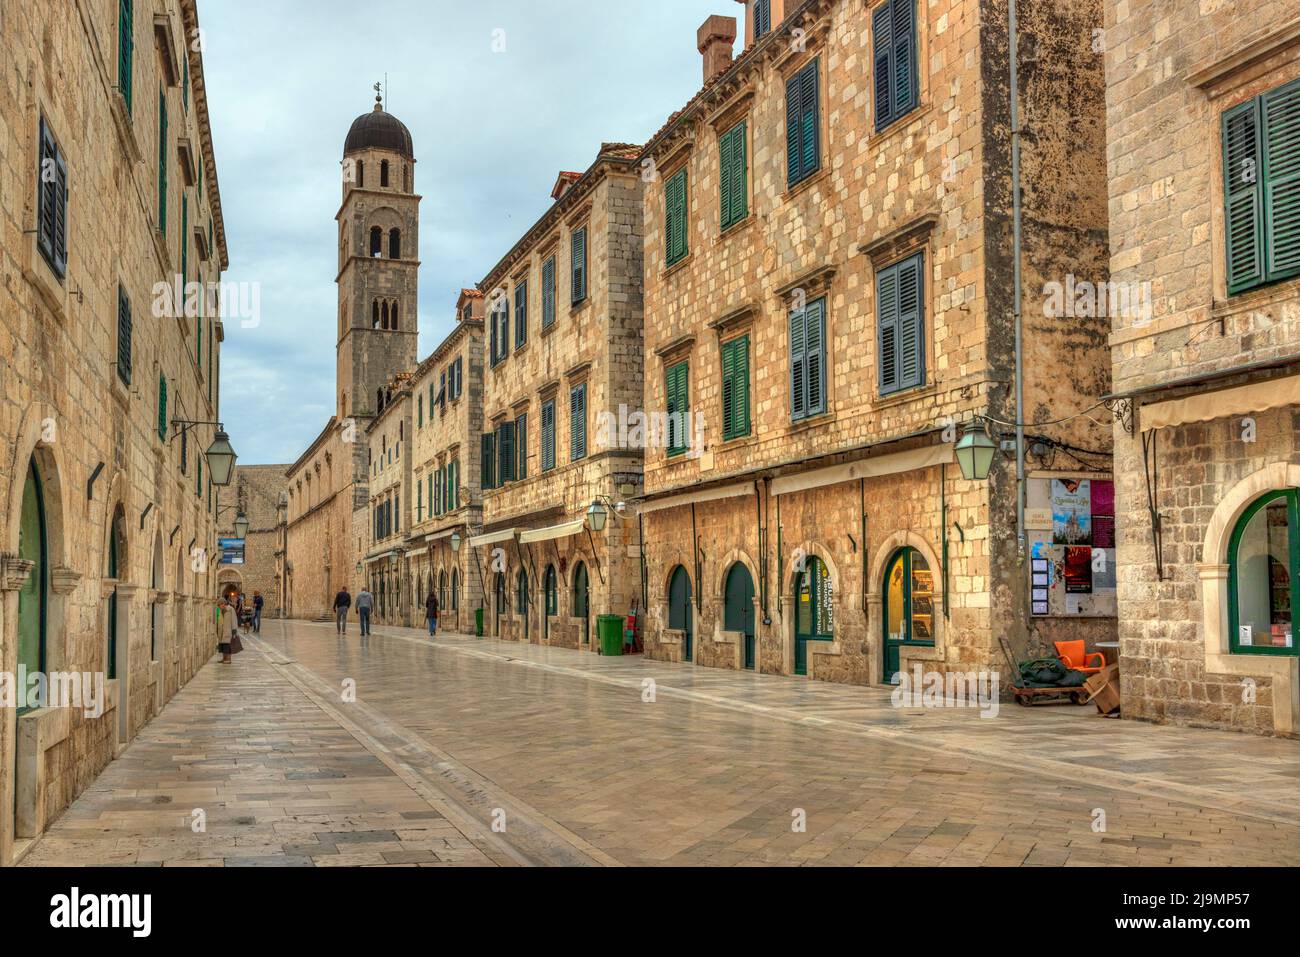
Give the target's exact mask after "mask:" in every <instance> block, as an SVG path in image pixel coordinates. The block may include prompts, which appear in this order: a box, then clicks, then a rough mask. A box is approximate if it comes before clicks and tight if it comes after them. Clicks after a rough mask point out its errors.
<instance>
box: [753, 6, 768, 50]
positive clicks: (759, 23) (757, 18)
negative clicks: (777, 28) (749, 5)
mask: <svg viewBox="0 0 1300 957" xmlns="http://www.w3.org/2000/svg"><path fill="white" fill-rule="evenodd" d="M771 32H772V0H754V40H755V42H757V41H758V40H761V39H763V37H764V36H765V35H766V34H768V33H771Z"/></svg>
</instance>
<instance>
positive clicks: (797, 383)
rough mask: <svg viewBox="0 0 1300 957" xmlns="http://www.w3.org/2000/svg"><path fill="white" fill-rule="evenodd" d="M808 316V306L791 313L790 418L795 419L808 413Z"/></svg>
mask: <svg viewBox="0 0 1300 957" xmlns="http://www.w3.org/2000/svg"><path fill="white" fill-rule="evenodd" d="M807 317H808V309H807V308H806V307H805V308H803V309H795V310H792V311H791V313H790V418H792V419H795V420H798V419H802V418H804V417H805V416H807V414H808V370H807V365H806V362H807V353H808V345H807V335H806V333H805V329H806V326H807Z"/></svg>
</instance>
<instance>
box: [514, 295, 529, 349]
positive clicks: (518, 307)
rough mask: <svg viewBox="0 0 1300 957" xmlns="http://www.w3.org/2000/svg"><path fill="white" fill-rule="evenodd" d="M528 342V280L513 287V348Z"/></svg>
mask: <svg viewBox="0 0 1300 957" xmlns="http://www.w3.org/2000/svg"><path fill="white" fill-rule="evenodd" d="M527 341H528V280H527V279H524V280H522V281H520V282H519V283H518V284H517V285H516V286H515V348H516V349H518V348H519V347H520V346H522V345H523V344H524V343H525V342H527Z"/></svg>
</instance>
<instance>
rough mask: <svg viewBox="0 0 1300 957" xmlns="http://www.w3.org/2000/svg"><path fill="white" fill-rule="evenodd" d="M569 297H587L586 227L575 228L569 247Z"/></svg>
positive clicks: (580, 300) (582, 298) (579, 300)
mask: <svg viewBox="0 0 1300 957" xmlns="http://www.w3.org/2000/svg"><path fill="white" fill-rule="evenodd" d="M569 271H570V299H571V300H572V301H573V302H574V303H575V304H576V303H579V302H582V300H584V299H586V298H587V227H586V226H584V227H582V228H581V229H578V230H575V231H574V233H573V237H572V239H571V240H570V247H569Z"/></svg>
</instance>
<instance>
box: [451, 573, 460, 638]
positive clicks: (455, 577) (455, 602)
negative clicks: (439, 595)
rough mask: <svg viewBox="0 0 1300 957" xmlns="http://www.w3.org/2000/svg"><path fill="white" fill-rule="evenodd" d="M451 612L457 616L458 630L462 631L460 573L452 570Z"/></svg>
mask: <svg viewBox="0 0 1300 957" xmlns="http://www.w3.org/2000/svg"><path fill="white" fill-rule="evenodd" d="M450 597H451V610H452V614H454V615H455V616H456V630H457V631H459V630H460V571H459V569H455V568H453V569H452V570H451V596H450Z"/></svg>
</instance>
